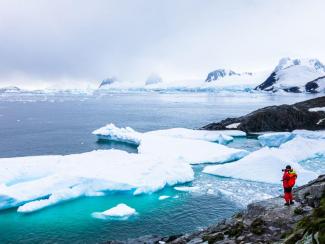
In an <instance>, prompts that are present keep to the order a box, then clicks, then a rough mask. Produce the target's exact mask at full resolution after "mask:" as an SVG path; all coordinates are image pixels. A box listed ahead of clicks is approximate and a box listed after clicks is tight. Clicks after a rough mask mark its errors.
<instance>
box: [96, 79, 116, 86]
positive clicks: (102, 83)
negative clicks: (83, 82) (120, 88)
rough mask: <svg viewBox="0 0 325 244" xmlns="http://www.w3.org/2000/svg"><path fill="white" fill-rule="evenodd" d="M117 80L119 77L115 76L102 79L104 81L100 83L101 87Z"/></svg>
mask: <svg viewBox="0 0 325 244" xmlns="http://www.w3.org/2000/svg"><path fill="white" fill-rule="evenodd" d="M116 81H117V79H116V78H115V77H110V78H106V79H104V80H102V82H101V83H100V85H99V88H101V87H103V86H107V85H110V84H113V83H114V82H116Z"/></svg>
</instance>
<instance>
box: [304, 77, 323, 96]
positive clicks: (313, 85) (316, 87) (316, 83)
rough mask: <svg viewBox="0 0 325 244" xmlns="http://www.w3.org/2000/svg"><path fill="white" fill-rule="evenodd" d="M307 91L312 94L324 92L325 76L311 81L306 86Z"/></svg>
mask: <svg viewBox="0 0 325 244" xmlns="http://www.w3.org/2000/svg"><path fill="white" fill-rule="evenodd" d="M305 89H306V91H307V92H310V93H318V92H323V91H324V89H325V76H321V77H318V78H317V79H315V80H312V81H309V82H308V83H307V84H306V85H305Z"/></svg>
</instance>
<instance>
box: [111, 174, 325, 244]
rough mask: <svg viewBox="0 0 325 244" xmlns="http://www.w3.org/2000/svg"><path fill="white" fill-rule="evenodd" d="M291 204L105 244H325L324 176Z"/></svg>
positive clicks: (254, 207)
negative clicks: (176, 232)
mask: <svg viewBox="0 0 325 244" xmlns="http://www.w3.org/2000/svg"><path fill="white" fill-rule="evenodd" d="M294 196H295V200H296V202H295V204H294V205H291V206H284V205H283V203H284V201H283V199H282V197H281V196H279V197H276V198H272V199H268V200H264V201H261V202H256V203H252V204H250V205H248V207H247V209H246V210H244V211H242V212H239V213H237V214H236V215H234V216H233V217H232V218H230V219H226V220H223V221H221V222H220V223H218V224H216V225H214V226H210V227H209V228H207V229H205V230H203V231H198V232H195V233H192V234H185V235H180V236H170V237H157V236H146V237H141V238H138V239H132V240H128V241H125V242H119V241H112V242H108V243H148V244H149V243H172V244H185V243H191V244H199V243H208V244H210V243H228V244H230V243H234V244H235V243H287V244H291V243H325V242H324V241H325V175H321V176H319V177H318V179H316V180H314V181H312V182H310V183H309V184H307V185H304V186H301V187H299V188H296V189H295V190H294Z"/></svg>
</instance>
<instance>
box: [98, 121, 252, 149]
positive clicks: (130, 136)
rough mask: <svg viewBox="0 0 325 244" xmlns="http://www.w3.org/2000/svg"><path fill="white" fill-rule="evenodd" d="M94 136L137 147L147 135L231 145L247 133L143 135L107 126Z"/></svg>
mask: <svg viewBox="0 0 325 244" xmlns="http://www.w3.org/2000/svg"><path fill="white" fill-rule="evenodd" d="M92 134H94V135H96V136H97V138H98V139H99V140H109V141H119V142H124V143H130V144H134V145H137V146H138V145H140V143H141V139H142V138H143V137H145V136H147V135H150V136H169V137H176V138H184V139H195V140H204V141H209V142H218V143H221V144H226V143H229V142H230V141H232V140H233V137H242V136H246V133H245V132H243V131H240V130H223V131H211V130H192V129H186V128H171V129H165V130H155V131H149V132H145V133H141V132H137V131H135V130H133V129H132V128H130V127H126V128H119V127H116V126H115V125H114V124H107V125H106V126H104V127H101V128H99V129H97V130H95V131H93V132H92Z"/></svg>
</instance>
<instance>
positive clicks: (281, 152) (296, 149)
mask: <svg viewBox="0 0 325 244" xmlns="http://www.w3.org/2000/svg"><path fill="white" fill-rule="evenodd" d="M301 148H304V150H301ZM324 153H325V140H319V139H318V140H315V139H308V138H304V137H301V136H297V137H295V138H294V139H292V140H291V141H288V142H286V143H284V144H282V145H281V146H280V147H279V148H269V147H264V148H262V149H259V150H257V151H255V152H252V153H251V154H249V155H248V156H246V157H244V158H242V159H240V160H238V161H237V162H233V163H228V164H222V165H212V166H206V167H205V168H204V170H203V172H204V173H208V174H213V175H219V176H225V177H233V178H238V179H243V180H250V181H258V182H266V183H274V184H280V183H281V181H280V179H281V177H282V171H281V170H282V169H283V168H284V167H285V166H286V165H287V164H290V165H291V166H292V167H293V168H294V169H295V170H296V171H297V173H298V179H297V185H303V184H305V183H307V182H309V181H310V180H313V179H315V178H316V177H317V176H318V174H317V173H315V172H313V171H310V170H306V169H304V168H303V167H302V166H301V165H300V164H299V162H300V161H303V160H306V159H308V158H311V157H313V156H315V155H317V154H324Z"/></svg>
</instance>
